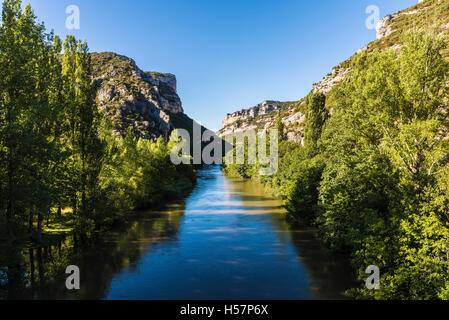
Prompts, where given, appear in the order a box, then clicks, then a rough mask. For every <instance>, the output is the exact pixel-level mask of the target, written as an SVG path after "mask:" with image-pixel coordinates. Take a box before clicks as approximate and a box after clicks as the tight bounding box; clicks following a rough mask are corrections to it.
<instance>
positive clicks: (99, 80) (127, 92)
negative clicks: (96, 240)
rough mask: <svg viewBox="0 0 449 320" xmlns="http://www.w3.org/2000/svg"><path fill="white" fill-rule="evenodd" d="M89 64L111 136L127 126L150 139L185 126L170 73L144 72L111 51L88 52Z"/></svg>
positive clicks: (184, 118) (119, 132) (180, 104)
mask: <svg viewBox="0 0 449 320" xmlns="http://www.w3.org/2000/svg"><path fill="white" fill-rule="evenodd" d="M92 66H93V72H94V80H95V81H96V84H97V88H98V90H97V103H98V107H99V108H100V109H101V110H102V111H103V113H104V114H105V116H107V117H108V118H109V119H110V120H111V121H112V123H113V125H114V128H115V130H114V134H115V135H123V134H124V132H125V131H126V130H127V128H128V127H131V128H133V131H134V132H135V133H136V134H137V135H139V136H140V137H143V138H145V139H153V140H154V139H156V138H158V137H159V136H163V137H164V138H167V137H168V135H169V133H170V131H171V130H173V129H174V128H177V127H179V126H184V125H188V122H189V120H190V118H188V117H187V116H186V115H185V114H184V110H183V108H182V103H181V99H180V98H179V96H178V94H177V92H176V90H177V83H176V77H175V76H174V75H172V74H168V73H159V72H144V71H142V70H141V69H139V67H138V66H137V65H136V63H135V62H134V60H132V59H130V58H128V57H125V56H122V55H118V54H116V53H112V52H103V53H92ZM190 121H191V120H190Z"/></svg>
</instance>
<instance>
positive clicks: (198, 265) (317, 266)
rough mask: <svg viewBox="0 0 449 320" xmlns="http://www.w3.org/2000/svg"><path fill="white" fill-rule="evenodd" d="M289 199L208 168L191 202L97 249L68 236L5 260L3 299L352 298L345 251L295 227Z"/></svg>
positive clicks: (124, 230) (102, 240)
mask: <svg viewBox="0 0 449 320" xmlns="http://www.w3.org/2000/svg"><path fill="white" fill-rule="evenodd" d="M280 204H281V203H280V202H279V200H277V199H273V198H271V197H269V196H267V195H266V194H264V192H263V190H262V188H261V187H260V186H258V185H256V184H254V183H251V182H247V181H242V180H236V179H229V178H226V177H224V176H223V175H222V173H221V171H220V168H219V167H215V166H211V167H207V168H205V169H204V170H202V171H201V172H200V173H199V179H198V185H197V186H196V188H195V189H194V191H193V192H192V194H191V195H190V196H189V197H187V199H186V200H185V201H183V202H180V203H173V204H171V205H169V206H167V207H165V208H163V209H160V210H153V211H151V212H148V213H145V214H140V215H139V216H138V217H136V218H135V219H133V220H132V221H130V222H129V223H127V224H126V225H124V226H122V227H121V228H118V229H116V230H113V231H112V232H109V233H108V234H106V235H101V236H98V237H97V239H94V241H93V242H92V243H91V244H90V245H89V246H88V249H86V246H81V245H79V243H78V242H77V239H74V238H72V237H68V238H66V239H65V240H64V241H61V242H60V243H59V244H58V245H57V246H53V247H47V248H37V249H29V250H26V251H24V252H22V253H21V255H20V259H16V260H15V263H14V264H10V265H9V266H8V265H7V264H3V266H2V264H1V263H0V295H2V296H0V298H1V297H3V298H10V299H15V298H27V299H32V298H43V299H55V298H57V299H329V298H343V295H342V293H343V292H344V290H346V289H348V288H349V287H351V285H353V282H352V277H351V270H350V268H349V266H348V265H347V263H346V261H345V259H344V258H342V257H340V256H338V255H335V254H331V253H330V252H328V250H326V249H325V248H324V247H323V246H322V245H321V244H320V243H319V241H317V240H316V239H315V238H314V236H313V232H312V231H308V230H292V229H291V228H289V226H288V225H287V223H286V222H285V219H284V217H283V210H282V209H281V207H280ZM11 261H12V260H11ZM69 264H75V265H77V266H79V267H80V270H81V290H79V291H68V290H66V289H65V274H64V271H65V267H66V266H67V265H69Z"/></svg>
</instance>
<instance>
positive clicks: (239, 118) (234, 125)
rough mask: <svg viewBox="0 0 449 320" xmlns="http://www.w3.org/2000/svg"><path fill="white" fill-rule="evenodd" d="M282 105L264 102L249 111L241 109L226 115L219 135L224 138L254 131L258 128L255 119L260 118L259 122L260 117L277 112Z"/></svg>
mask: <svg viewBox="0 0 449 320" xmlns="http://www.w3.org/2000/svg"><path fill="white" fill-rule="evenodd" d="M282 105H283V103H282V102H279V101H269V100H266V101H264V102H262V103H260V104H258V105H256V106H254V107H251V108H249V109H243V110H240V111H236V112H234V113H231V114H228V115H226V117H225V118H224V120H223V126H222V129H221V130H220V132H219V135H220V136H225V135H228V134H232V133H236V132H241V131H245V130H249V129H256V128H258V125H257V120H258V119H257V118H260V119H259V120H261V117H263V116H264V115H267V114H269V113H271V112H272V111H276V110H279V109H280V108H281V106H282ZM264 122H266V119H264Z"/></svg>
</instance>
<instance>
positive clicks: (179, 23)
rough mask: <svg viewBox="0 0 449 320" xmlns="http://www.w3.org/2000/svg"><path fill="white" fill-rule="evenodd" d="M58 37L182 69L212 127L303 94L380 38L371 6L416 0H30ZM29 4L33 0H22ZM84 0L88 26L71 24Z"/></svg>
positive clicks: (186, 97)
mask: <svg viewBox="0 0 449 320" xmlns="http://www.w3.org/2000/svg"><path fill="white" fill-rule="evenodd" d="M30 2H31V5H32V7H33V8H34V9H35V13H36V15H37V16H38V18H39V20H41V21H44V22H45V24H46V26H47V28H48V29H54V30H55V33H56V34H58V35H60V36H65V35H66V34H74V35H75V36H76V37H78V38H81V39H86V40H87V41H88V43H89V47H90V49H91V51H114V52H117V53H120V54H123V55H126V56H129V57H131V58H133V59H134V60H135V61H136V62H137V64H138V66H139V67H140V68H141V69H143V70H145V71H160V72H170V73H174V74H175V75H176V76H177V79H178V91H179V92H178V93H179V95H180V96H181V99H182V101H183V105H184V109H185V112H186V113H187V114H189V115H190V116H191V117H193V118H194V119H196V120H198V121H200V122H201V123H202V124H204V125H205V126H206V127H208V128H210V129H219V128H220V127H221V121H222V119H223V117H224V116H225V115H226V113H228V112H229V113H230V112H233V111H236V110H237V109H241V108H248V107H251V106H253V105H256V104H258V103H260V102H262V101H263V100H268V99H270V100H281V101H290V100H298V99H300V98H302V97H303V96H305V95H306V94H307V93H308V92H309V91H310V89H311V86H312V84H313V83H315V82H318V81H320V80H321V79H322V77H323V76H325V75H326V74H327V73H328V72H330V71H331V69H332V67H333V66H335V65H337V64H338V63H339V62H341V61H343V60H345V59H347V58H348V57H350V56H351V55H352V54H353V53H354V52H355V51H356V50H358V49H359V48H361V47H363V46H364V45H366V44H367V43H369V42H370V41H372V40H374V39H375V37H376V32H375V30H369V29H367V28H366V27H365V20H366V19H367V17H368V16H369V15H368V14H366V13H365V10H366V8H367V7H368V6H369V5H377V6H378V7H379V9H380V15H381V17H383V16H385V15H386V14H388V13H394V12H396V11H398V10H401V9H404V8H407V7H409V6H411V5H413V4H416V3H417V2H418V1H417V0H394V1H392V0H321V1H311V0H309V1H302V0H278V1H274V0H273V1H272V0H169V1H162V0H157V1H155V0H128V1H124V0H120V1H119V0H31V1H30ZM24 3H28V1H26V0H25V1H24ZM68 5H78V7H79V8H80V13H81V28H80V30H77V31H71V30H67V29H66V28H65V20H66V18H67V15H66V13H65V9H66V7H67V6H68Z"/></svg>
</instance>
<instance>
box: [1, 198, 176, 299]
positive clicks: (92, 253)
mask: <svg viewBox="0 0 449 320" xmlns="http://www.w3.org/2000/svg"><path fill="white" fill-rule="evenodd" d="M183 211H184V205H183V204H174V205H171V206H168V207H166V208H164V209H161V210H158V211H155V212H152V213H150V214H143V213H142V214H140V215H139V217H138V218H137V219H135V220H134V221H130V222H128V223H126V224H125V225H123V226H121V227H119V228H117V229H114V230H111V231H109V232H107V233H104V234H99V235H97V236H96V237H94V238H92V239H89V241H87V242H86V241H84V242H82V244H81V241H80V240H79V239H77V238H76V237H74V236H67V237H66V238H65V239H64V240H61V241H59V242H58V243H56V244H54V245H51V246H46V247H40V248H33V249H23V248H21V249H17V248H16V249H14V250H12V252H8V255H7V254H6V253H5V252H0V254H1V256H2V257H3V259H2V260H1V261H0V299H33V298H38V299H101V298H104V297H105V296H106V295H107V289H108V288H109V284H110V281H111V279H112V277H113V275H114V274H117V273H119V272H121V271H122V270H123V269H124V268H133V266H135V262H137V261H139V260H140V259H141V258H142V256H143V254H144V253H145V252H146V251H147V250H149V249H150V248H151V247H152V246H153V245H155V244H158V243H160V242H161V241H164V240H167V239H173V238H175V237H176V236H177V234H178V231H179V227H180V220H181V217H182V214H183ZM5 261H7V263H5ZM72 264H73V265H77V266H78V267H79V268H80V270H81V290H77V291H69V290H67V289H66V288H65V279H66V277H67V275H66V274H65V269H66V267H67V266H68V265H72Z"/></svg>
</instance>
